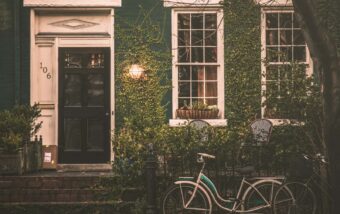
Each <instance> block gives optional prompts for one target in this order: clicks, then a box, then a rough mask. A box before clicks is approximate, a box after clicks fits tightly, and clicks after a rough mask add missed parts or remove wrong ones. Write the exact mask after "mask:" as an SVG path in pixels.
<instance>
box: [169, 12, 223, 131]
mask: <svg viewBox="0 0 340 214" xmlns="http://www.w3.org/2000/svg"><path fill="white" fill-rule="evenodd" d="M212 12H213V13H216V14H217V23H218V26H217V62H216V63H197V65H216V66H217V107H218V109H219V119H210V120H206V121H207V122H209V123H210V125H213V126H226V125H227V121H226V120H225V119H224V21H223V15H224V14H223V9H221V8H173V9H172V13H171V17H172V19H171V21H172V25H171V26H172V27H171V31H172V84H173V89H172V118H173V119H170V121H169V123H170V125H171V126H182V125H185V124H187V122H188V120H184V119H177V118H176V109H178V89H179V88H178V66H179V65H180V64H183V63H178V39H177V34H178V25H177V21H178V14H183V13H188V14H190V13H212ZM188 64H190V65H195V64H196V63H188Z"/></svg>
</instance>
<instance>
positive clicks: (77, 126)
mask: <svg viewBox="0 0 340 214" xmlns="http://www.w3.org/2000/svg"><path fill="white" fill-rule="evenodd" d="M64 143H65V145H64V147H65V151H81V120H80V119H70V118H68V119H65V120H64Z"/></svg>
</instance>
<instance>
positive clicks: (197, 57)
mask: <svg viewBox="0 0 340 214" xmlns="http://www.w3.org/2000/svg"><path fill="white" fill-rule="evenodd" d="M191 51H192V57H191V62H203V48H197V47H194V48H191Z"/></svg>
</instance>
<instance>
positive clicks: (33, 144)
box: [23, 140, 42, 172]
mask: <svg viewBox="0 0 340 214" xmlns="http://www.w3.org/2000/svg"><path fill="white" fill-rule="evenodd" d="M23 151H24V158H25V172H36V171H39V170H40V169H41V168H42V143H41V142H40V141H37V140H35V141H29V142H28V143H25V145H24V148H23Z"/></svg>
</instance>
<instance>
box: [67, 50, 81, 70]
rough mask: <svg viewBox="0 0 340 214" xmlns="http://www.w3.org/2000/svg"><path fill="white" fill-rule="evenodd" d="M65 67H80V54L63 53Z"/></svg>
mask: <svg viewBox="0 0 340 214" xmlns="http://www.w3.org/2000/svg"><path fill="white" fill-rule="evenodd" d="M64 61H65V68H82V55H81V54H74V53H66V54H65V58H64Z"/></svg>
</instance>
